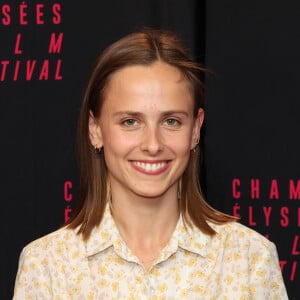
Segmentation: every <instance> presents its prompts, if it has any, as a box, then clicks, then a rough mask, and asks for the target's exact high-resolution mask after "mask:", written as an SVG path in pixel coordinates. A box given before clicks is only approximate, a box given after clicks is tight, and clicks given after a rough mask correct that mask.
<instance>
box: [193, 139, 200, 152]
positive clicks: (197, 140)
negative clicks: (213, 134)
mask: <svg viewBox="0 0 300 300" xmlns="http://www.w3.org/2000/svg"><path fill="white" fill-rule="evenodd" d="M199 140H200V138H199V137H197V139H196V145H195V147H194V148H193V152H194V153H195V152H196V148H197V146H198V144H199Z"/></svg>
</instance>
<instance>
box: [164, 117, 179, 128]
mask: <svg viewBox="0 0 300 300" xmlns="http://www.w3.org/2000/svg"><path fill="white" fill-rule="evenodd" d="M165 124H166V125H168V126H179V125H181V122H180V121H179V120H177V119H174V118H169V119H166V120H165Z"/></svg>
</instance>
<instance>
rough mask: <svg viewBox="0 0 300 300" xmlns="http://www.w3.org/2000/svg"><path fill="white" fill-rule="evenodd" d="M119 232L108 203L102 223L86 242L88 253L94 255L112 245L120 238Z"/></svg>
mask: <svg viewBox="0 0 300 300" xmlns="http://www.w3.org/2000/svg"><path fill="white" fill-rule="evenodd" d="M119 238H120V237H119V232H118V229H117V227H116V224H115V222H114V220H113V217H112V215H111V211H110V207H109V205H106V207H105V211H104V214H103V218H102V221H101V223H100V224H99V225H98V226H96V227H95V228H94V229H93V230H92V232H91V235H90V237H89V239H88V240H87V242H86V254H87V256H92V255H95V254H97V253H98V252H101V251H103V250H105V249H107V248H109V247H111V246H112V245H113V244H114V243H115V242H116V241H117V240H119Z"/></svg>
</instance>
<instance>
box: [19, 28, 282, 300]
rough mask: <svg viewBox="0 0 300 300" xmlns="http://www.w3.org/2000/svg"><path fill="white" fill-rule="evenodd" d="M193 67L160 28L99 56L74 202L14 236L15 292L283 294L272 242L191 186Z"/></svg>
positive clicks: (65, 295) (198, 116) (198, 84)
mask: <svg viewBox="0 0 300 300" xmlns="http://www.w3.org/2000/svg"><path fill="white" fill-rule="evenodd" d="M203 71H204V68H202V67H201V66H199V65H198V64H196V63H195V62H194V61H193V60H192V59H191V58H190V56H189V54H188V52H187V51H186V50H185V49H184V47H183V46H182V45H181V43H180V41H179V40H178V38H177V37H176V36H175V35H174V34H173V33H170V32H167V31H161V30H145V31H142V32H138V33H133V34H131V35H129V36H126V37H124V38H122V39H121V40H119V41H117V42H115V43H114V44H112V45H111V46H109V47H108V48H107V49H106V50H105V51H104V52H103V53H102V54H101V55H100V56H99V59H98V60H97V62H96V64H95V67H94V69H93V71H92V73H91V77H90V80H89V84H88V87H87V90H86V93H85V97H84V100H83V104H82V109H81V114H80V120H79V126H78V129H79V130H78V133H79V134H78V146H79V158H80V194H79V199H78V201H77V203H78V206H77V210H76V211H75V213H74V215H73V216H72V218H71V220H70V221H69V223H68V224H66V226H64V227H63V228H61V229H59V230H57V231H55V232H53V233H51V234H49V235H47V236H45V237H42V238H41V239H39V240H36V241H34V242H32V243H31V244H29V245H28V246H26V247H25V248H24V250H23V252H22V254H21V257H20V263H19V271H18V275H17V279H16V286H15V296H14V298H15V299H24V298H42V299H49V298H51V299H53V298H55V299H150V298H151V299H152V298H153V299H212V298H213V299H217V298H219V297H221V299H249V298H251V299H287V295H286V291H285V287H284V284H283V280H282V276H281V272H280V268H279V264H278V258H277V252H276V248H275V246H274V244H272V243H271V242H269V241H268V240H266V239H265V238H264V237H262V236H261V235H259V234H258V233H256V232H255V231H253V230H250V229H248V228H246V227H245V226H242V225H240V224H239V223H237V222H236V219H235V218H234V217H232V216H229V215H226V214H224V213H221V212H219V211H216V210H215V209H213V208H212V207H210V206H209V205H208V204H207V203H206V201H205V199H204V196H203V194H202V192H201V188H200V184H199V180H198V176H199V172H200V170H199V166H200V163H199V160H200V159H201V149H200V146H199V140H200V132H201V126H202V124H203V120H204V110H203V104H204V93H203V83H202V81H201V80H200V77H201V75H202V73H203Z"/></svg>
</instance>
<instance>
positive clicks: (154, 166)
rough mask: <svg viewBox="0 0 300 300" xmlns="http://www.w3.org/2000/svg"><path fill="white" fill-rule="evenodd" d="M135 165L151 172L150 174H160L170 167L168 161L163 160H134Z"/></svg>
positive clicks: (141, 170) (136, 167)
mask: <svg viewBox="0 0 300 300" xmlns="http://www.w3.org/2000/svg"><path fill="white" fill-rule="evenodd" d="M132 164H133V167H134V168H135V169H136V170H138V171H140V172H143V173H150V174H159V173H161V172H163V171H165V170H166V169H167V168H168V165H169V164H168V162H167V161H161V162H152V163H150V162H141V161H132Z"/></svg>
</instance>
